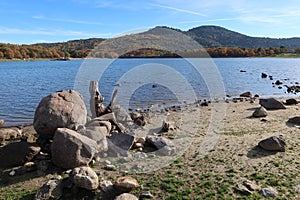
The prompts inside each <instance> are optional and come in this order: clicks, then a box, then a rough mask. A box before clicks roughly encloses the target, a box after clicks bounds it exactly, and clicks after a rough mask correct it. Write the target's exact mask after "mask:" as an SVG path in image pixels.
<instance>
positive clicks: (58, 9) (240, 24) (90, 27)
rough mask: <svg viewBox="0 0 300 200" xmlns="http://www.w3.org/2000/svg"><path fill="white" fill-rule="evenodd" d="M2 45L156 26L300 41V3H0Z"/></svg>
mask: <svg viewBox="0 0 300 200" xmlns="http://www.w3.org/2000/svg"><path fill="white" fill-rule="evenodd" d="M0 17H1V21H0V42H3V43H14V44H32V43H37V42H58V41H67V40H72V39H85V38H92V37H101V38H111V37H116V36H119V35H121V34H124V33H125V34H126V33H132V32H139V31H142V30H146V29H148V28H151V27H155V26H158V25H165V26H171V27H174V28H179V29H182V30H188V29H190V28H193V27H197V26H200V25H218V26H222V27H225V28H228V29H230V30H234V31H238V32H240V33H244V34H247V35H250V36H260V37H275V38H286V37H300V26H299V23H300V1H298V0H285V1H274V0H251V1H249V0H147V1H143V0H127V1H125V0H123V1H121V0H26V1H25V0H8V1H7V0H0Z"/></svg>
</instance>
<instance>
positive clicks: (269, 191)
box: [259, 187, 278, 198]
mask: <svg viewBox="0 0 300 200" xmlns="http://www.w3.org/2000/svg"><path fill="white" fill-rule="evenodd" d="M259 193H260V194H261V195H263V196H264V197H266V198H275V197H276V196H278V192H277V190H276V189H275V188H273V187H265V188H262V189H261V190H260V191H259Z"/></svg>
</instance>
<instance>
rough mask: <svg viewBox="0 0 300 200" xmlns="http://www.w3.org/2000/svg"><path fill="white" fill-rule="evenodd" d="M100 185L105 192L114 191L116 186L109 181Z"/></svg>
mask: <svg viewBox="0 0 300 200" xmlns="http://www.w3.org/2000/svg"><path fill="white" fill-rule="evenodd" d="M99 185H100V188H101V190H102V191H103V192H108V191H111V190H113V186H114V184H113V183H112V182H111V181H107V180H104V181H101V182H100V184H99Z"/></svg>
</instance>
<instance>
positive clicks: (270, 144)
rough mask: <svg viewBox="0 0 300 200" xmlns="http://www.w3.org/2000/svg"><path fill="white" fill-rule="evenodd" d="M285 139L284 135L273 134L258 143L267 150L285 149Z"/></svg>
mask: <svg viewBox="0 0 300 200" xmlns="http://www.w3.org/2000/svg"><path fill="white" fill-rule="evenodd" d="M285 145H286V143H285V141H284V140H283V139H282V137H281V136H280V137H277V136H272V137H269V138H267V139H264V140H262V141H260V142H259V143H258V146H260V147H261V148H263V149H264V150H267V151H285Z"/></svg>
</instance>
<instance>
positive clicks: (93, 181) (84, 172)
mask: <svg viewBox="0 0 300 200" xmlns="http://www.w3.org/2000/svg"><path fill="white" fill-rule="evenodd" d="M71 179H72V181H73V183H74V185H76V186H77V187H80V188H84V189H87V190H95V189H97V188H98V186H99V178H98V176H97V174H96V172H95V171H94V170H92V169H91V168H90V167H87V166H83V167H77V168H75V169H73V171H72V173H71Z"/></svg>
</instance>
